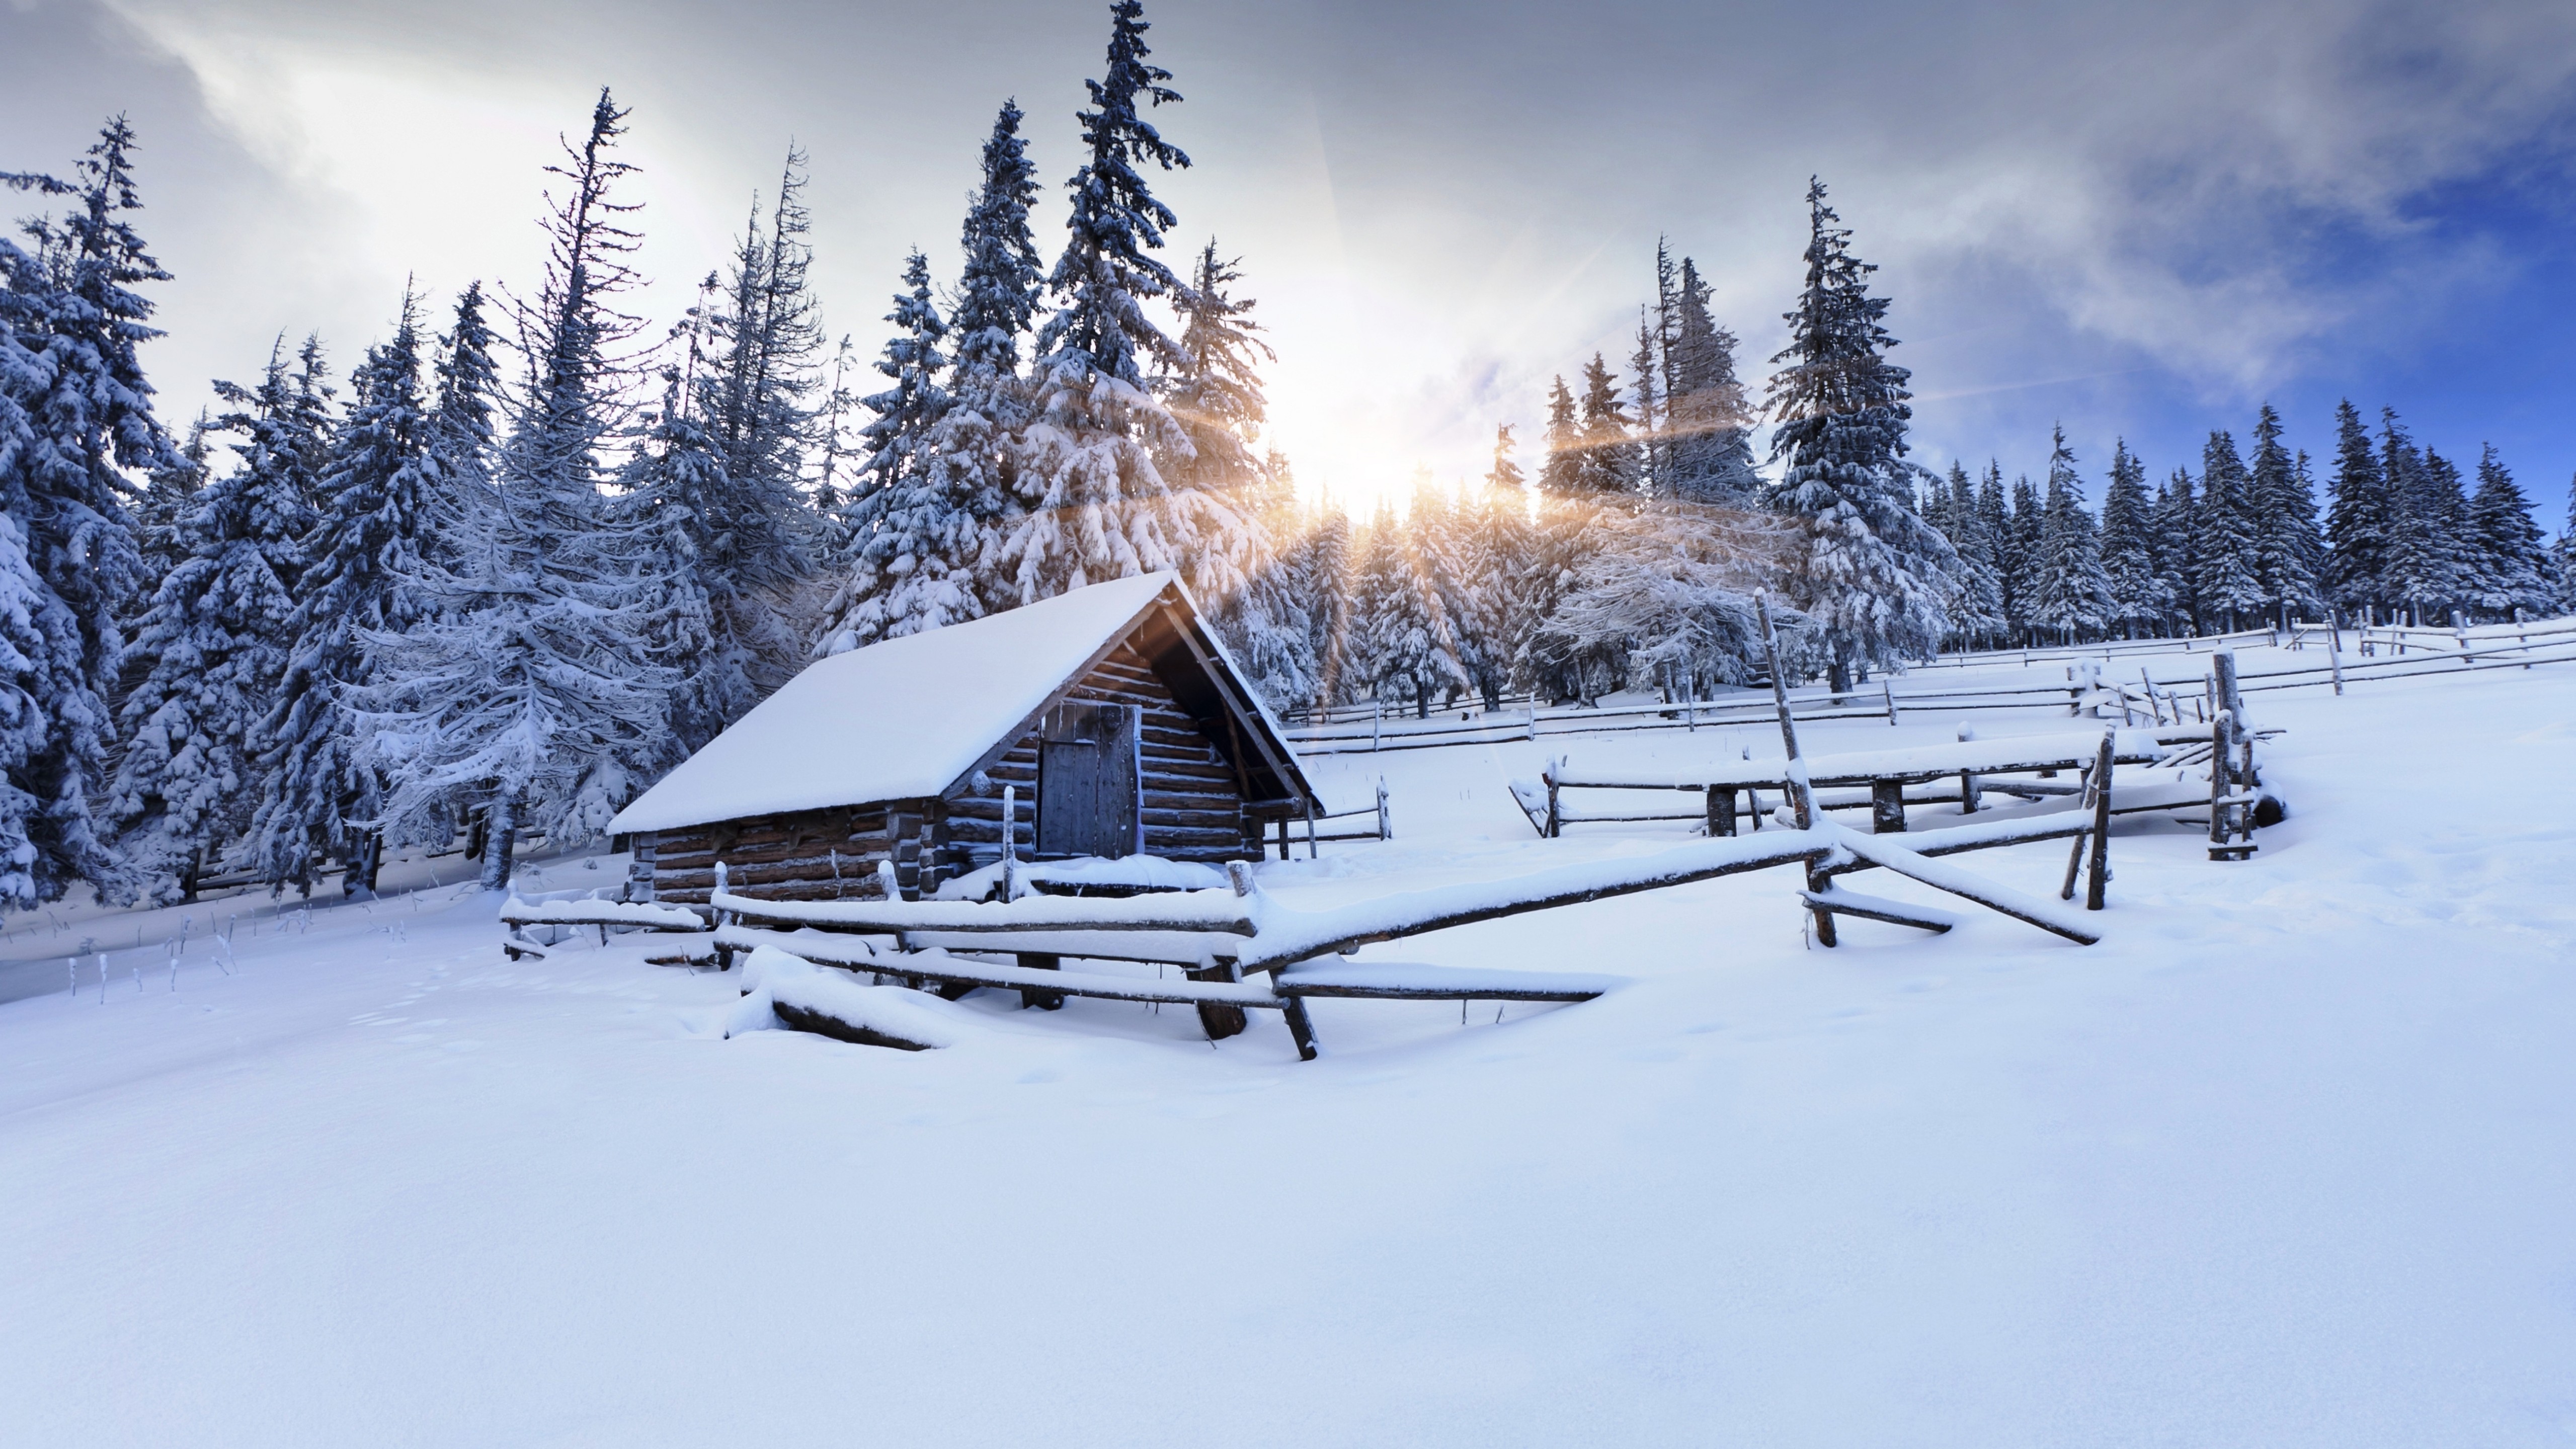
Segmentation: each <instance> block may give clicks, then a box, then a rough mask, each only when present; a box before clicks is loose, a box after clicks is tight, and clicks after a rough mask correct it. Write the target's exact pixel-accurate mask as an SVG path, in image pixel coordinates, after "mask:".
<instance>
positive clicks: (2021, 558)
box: [2004, 474, 2048, 644]
mask: <svg viewBox="0 0 2576 1449" xmlns="http://www.w3.org/2000/svg"><path fill="white" fill-rule="evenodd" d="M2047 533H2048V509H2047V506H2046V505H2045V504H2044V503H2042V502H2041V501H2040V495H2039V488H2038V486H2037V485H2036V484H2033V483H2032V482H2031V481H2030V477H2029V475H2028V474H2023V475H2021V476H2018V477H2016V478H2014V479H2013V485H2012V516H2011V521H2010V522H2009V524H2007V525H2006V527H2005V531H2004V570H2005V575H2004V577H2005V580H2006V583H2005V587H2004V597H2005V599H2006V600H2007V601H2009V603H2010V605H2011V614H2010V618H2011V620H2012V629H2013V633H2014V635H2015V636H2016V637H2018V638H2019V639H2021V641H2022V642H2023V643H2024V644H2028V643H2029V642H2030V640H2031V636H2032V634H2033V633H2034V631H2036V630H2038V629H2040V628H2042V627H2044V621H2043V619H2042V614H2043V612H2044V610H2043V607H2042V604H2041V600H2040V591H2041V587H2042V577H2043V575H2044V573H2045V572H2046V569H2047V562H2048V560H2047Z"/></svg>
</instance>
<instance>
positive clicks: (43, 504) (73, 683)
mask: <svg viewBox="0 0 2576 1449" xmlns="http://www.w3.org/2000/svg"><path fill="white" fill-rule="evenodd" d="M134 149H135V137H134V131H133V128H132V127H130V126H128V125H127V124H126V122H125V118H124V117H122V116H119V117H116V118H115V119H113V120H111V121H109V122H108V123H107V125H106V126H104V127H102V128H101V130H100V132H99V140H98V143H97V144H96V145H94V146H92V147H91V148H90V150H89V153H88V154H87V155H86V156H85V157H84V158H83V159H82V160H81V162H80V164H79V168H78V170H77V172H76V173H75V179H74V180H73V181H71V182H61V181H56V180H54V179H52V178H50V177H43V176H0V181H5V182H6V183H8V184H10V185H13V186H16V187H18V188H20V189H22V190H33V191H36V192H39V193H42V194H46V195H53V196H65V197H69V198H71V199H72V200H71V206H70V210H69V213H68V214H67V215H66V216H65V217H63V218H62V219H60V220H59V221H57V220H53V219H38V220H34V221H30V222H27V223H25V225H24V231H25V233H26V235H27V237H28V239H29V240H30V241H31V242H32V243H33V244H34V249H33V250H32V251H29V250H26V249H23V248H21V247H19V246H18V245H17V244H16V243H15V242H12V241H10V240H8V239H7V238H5V237H0V516H6V517H7V518H9V519H10V520H11V521H12V522H13V523H14V524H15V525H16V529H17V539H16V542H17V544H18V552H19V553H20V554H21V555H23V558H24V563H23V565H18V564H12V565H10V566H9V573H10V577H11V581H10V583H9V584H8V585H7V589H8V592H9V594H10V600H11V602H10V606H9V607H10V609H11V611H12V612H11V613H10V614H9V616H8V617H9V618H10V625H9V633H10V639H11V643H12V646H13V647H14V648H15V649H16V650H17V651H18V652H19V654H20V655H21V656H22V658H23V661H24V662H23V664H15V663H13V664H11V665H10V666H9V668H10V676H11V687H12V688H14V689H15V690H16V691H17V693H18V694H20V695H22V696H24V698H25V699H26V700H27V701H29V702H30V704H31V705H32V708H33V714H32V716H23V715H22V716H19V717H18V718H17V720H16V722H15V723H14V724H13V725H12V726H11V735H10V742H9V744H8V745H7V746H6V750H7V763H8V778H7V787H6V790H5V792H0V852H5V854H6V859H5V860H0V876H5V879H6V885H5V888H0V909H6V908H9V907H13V906H14V907H21V908H23V907H28V906H33V905H37V904H41V903H43V902H46V901H52V900H57V899H59V898H60V897H61V896H62V894H63V892H64V891H65V890H67V889H69V888H70V886H71V884H72V883H73V882H74V881H76V880H88V881H91V882H93V883H96V884H98V885H101V886H103V887H113V886H114V885H116V884H117V883H118V882H120V881H121V880H122V873H121V868H120V865H119V862H118V860H117V857H116V854H115V852H114V850H113V848H112V846H111V845H110V844H109V842H108V840H107V832H106V831H105V830H104V829H103V828H102V827H103V822H101V821H99V820H97V819H95V818H94V817H93V814H92V808H93V807H92V801H93V800H94V798H95V797H96V796H97V795H98V794H99V793H100V791H101V789H102V788H103V787H104V786H105V784H106V782H107V774H108V769H107V763H108V758H109V749H110V743H111V740H112V738H113V725H112V723H111V715H112V711H111V709H110V707H109V704H108V700H109V698H110V697H111V695H112V693H113V692H114V689H115V686H116V682H117V665H118V660H119V659H120V657H121V656H122V654H123V649H124V639H123V635H122V632H121V629H120V621H121V620H122V619H123V618H124V617H125V616H126V614H127V611H128V608H129V604H130V601H131V600H132V599H133V598H134V597H135V595H136V592H137V587H138V585H139V583H140V581H141V580H140V573H141V567H142V560H141V556H140V553H139V550H138V549H137V546H136V540H135V535H134V525H133V520H132V518H131V516H130V514H129V513H128V511H127V507H126V495H127V493H128V490H129V486H130V485H129V484H128V483H127V482H126V478H125V474H124V471H123V470H128V469H131V470H133V471H135V472H140V473H144V474H147V475H148V474H151V473H154V472H157V471H161V470H165V469H169V468H173V467H177V466H180V465H181V462H182V460H180V459H179V458H178V457H177V456H176V450H175V449H173V448H172V447H171V445H170V440H169V437H168V435H167V434H166V433H164V432H163V430H162V428H161V425H160V422H159V421H158V420H157V419H156V418H155V417H154V416H153V412H152V385H151V384H150V382H148V381H147V380H146V379H145V378H144V375H143V366H142V362H141V359H140V356H139V353H140V349H141V347H142V344H143V343H145V342H148V341H150V340H151V339H152V338H154V337H157V336H159V335H160V333H159V332H157V331H155V330H154V329H153V328H152V327H151V326H150V318H151V315H152V303H151V302H150V300H149V299H147V298H145V297H144V296H143V295H142V294H140V293H139V292H137V291H135V290H134V289H135V288H136V287H138V286H140V285H141V284H143V283H146V282H156V281H167V280H169V273H167V272H165V271H163V270H162V269H161V266H160V264H159V263H158V262H155V261H154V260H153V259H152V256H151V254H150V253H149V252H148V251H146V250H145V244H144V241H143V237H142V235H141V233H140V232H138V231H137V230H136V229H135V227H134V224H133V222H132V220H131V219H130V215H131V213H133V212H135V211H139V210H141V209H142V201H141V199H140V195H139V192H138V191H137V189H136V186H135V179H134V169H133V153H134ZM19 609H23V610H24V611H25V613H26V616H27V622H26V624H25V625H23V626H20V625H18V624H17V623H16V622H15V611H16V610H19Z"/></svg>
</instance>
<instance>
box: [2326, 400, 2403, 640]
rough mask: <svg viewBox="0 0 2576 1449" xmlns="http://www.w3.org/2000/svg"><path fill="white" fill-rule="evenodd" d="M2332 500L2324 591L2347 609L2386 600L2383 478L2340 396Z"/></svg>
mask: <svg viewBox="0 0 2576 1449" xmlns="http://www.w3.org/2000/svg"><path fill="white" fill-rule="evenodd" d="M2332 489H2333V493H2334V500H2333V503H2332V505H2331V506H2330V507H2329V508H2328V509H2327V511H2326V540H2327V551H2326V580H2325V582H2326V591H2327V595H2328V597H2329V598H2331V599H2332V601H2333V602H2335V603H2337V604H2340V605H2342V606H2343V607H2345V608H2347V609H2369V608H2373V607H2376V606H2380V605H2384V604H2385V603H2386V602H2387V600H2388V594H2389V590H2388V548H2389V522H2390V520H2389V499H2388V480H2387V477H2386V475H2384V474H2383V473H2382V472H2381V471H2380V467H2379V456H2378V454H2377V453H2375V452H2373V451H2372V449H2371V445H2370V431H2369V430H2368V429H2367V428H2365V427H2363V426H2362V422H2361V411H2360V410H2359V409H2358V408H2355V407H2354V406H2353V405H2352V400H2351V399H2349V398H2346V399H2345V400H2343V401H2342V402H2339V403H2337V404H2336V405H2335V474H2334V481H2333V484H2332Z"/></svg>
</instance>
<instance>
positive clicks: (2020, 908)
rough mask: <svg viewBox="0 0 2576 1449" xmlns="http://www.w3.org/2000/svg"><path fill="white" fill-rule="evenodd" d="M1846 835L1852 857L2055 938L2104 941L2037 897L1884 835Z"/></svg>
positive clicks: (2088, 943) (2084, 943)
mask: <svg viewBox="0 0 2576 1449" xmlns="http://www.w3.org/2000/svg"><path fill="white" fill-rule="evenodd" d="M2078 828H2081V827H2078ZM1843 834H1844V841H1843V844H1844V848H1845V849H1847V850H1849V851H1850V852H1851V853H1852V854H1854V855H1857V856H1859V857H1861V858H1862V859H1864V860H1868V861H1871V862H1874V863H1875V864H1877V865H1879V866H1880V867H1882V868H1884V869H1887V870H1892V871H1894V872H1896V873H1897V874H1898V875H1901V876H1904V877H1905V878H1906V879H1908V880H1917V881H1921V882H1922V883H1923V884H1925V885H1928V886H1930V887H1932V888H1933V889H1934V890H1939V891H1948V892H1949V893H1950V894H1952V895H1954V896H1958V897H1961V898H1962V899H1965V900H1971V901H1975V902H1976V903H1977V904H1978V905H1981V906H1984V907H1985V908H1986V909H1988V910H1990V911H1999V912H2001V913H2002V914H2004V915H2007V916H2010V917H2012V918H2013V919H2014V920H2016V921H2021V922H2024V923H2026V924H2029V925H2033V926H2037V927H2038V928H2040V929H2041V930H2043V931H2046V932H2048V933H2050V934H2051V935H2056V936H2063V937H2065V938H2066V939H2067V940H2070V941H2073V942H2074V943H2076V944H2077V945H2079V946H2091V945H2095V944H2098V943H2099V942H2100V941H2101V939H2102V935H2101V933H2100V932H2099V931H2096V930H2093V929H2092V928H2091V927H2089V926H2087V925H2085V924H2083V923H2082V922H2081V921H2080V920H2073V919H2069V918H2068V917H2067V915H2066V913H2064V912H2062V911H2060V910H2058V909H2056V907H2055V906H2054V905H2053V904H2052V903H2050V902H2047V901H2043V900H2040V899H2039V898H2038V897H2036V896H2029V895H2024V894H2023V893H2022V892H2020V891H2017V890H2014V889H2012V888H2011V887H2009V886H2002V885H1997V884H1995V883H1994V882H1992V881H1987V880H1981V879H1979V878H1978V877H1976V876H1973V875H1970V874H1969V873H1968V872H1966V871H1963V870H1960V869H1958V868H1957V867H1955V866H1951V865H1947V864H1944V863H1942V862H1938V861H1934V860H1932V859H1929V858H1928V857H1925V856H1922V855H1918V854H1916V853H1915V852H1913V851H1911V850H1907V849H1906V848H1905V847H1903V846H1901V845H1898V844H1897V843H1895V842H1894V841H1892V840H1888V839H1886V838H1884V837H1882V836H1875V835H1855V834H1852V833H1851V832H1849V831H1845V832H1843Z"/></svg>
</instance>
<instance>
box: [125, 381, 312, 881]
mask: <svg viewBox="0 0 2576 1449" xmlns="http://www.w3.org/2000/svg"><path fill="white" fill-rule="evenodd" d="M215 390H216V393H217V395H218V396H220V397H222V398H223V399H224V400H225V401H227V402H230V403H232V404H233V405H234V407H235V408H236V411H234V412H230V413H227V414H225V415H224V416H223V417H222V418H221V419H220V420H219V421H218V424H217V426H218V427H220V428H222V429H224V430H226V431H231V432H238V433H240V434H241V435H242V437H243V441H242V442H241V443H240V444H238V445H236V448H237V451H238V453H239V454H240V460H241V461H240V466H239V467H238V468H236V469H235V470H234V471H233V472H232V473H231V474H229V475H227V476H225V477H223V478H219V479H217V480H216V481H215V482H213V483H211V484H209V485H207V487H206V489H205V490H204V493H203V495H202V496H201V498H200V500H199V503H198V507H197V512H196V514H195V516H194V517H192V518H190V519H189V521H188V524H187V528H186V532H185V538H186V541H187V547H188V556H187V557H186V558H184V559H182V560H181V561H180V563H179V566H178V567H177V568H175V569H172V570H171V571H170V574H169V576H168V577H167V578H165V579H163V580H162V581H161V586H160V588H159V589H158V590H156V591H155V592H154V594H153V597H152V607H151V608H150V609H149V610H147V611H146V612H145V613H144V615H143V617H142V619H141V620H140V621H139V622H138V623H137V624H136V626H135V637H134V642H133V643H132V644H131V645H129V646H127V649H126V654H125V658H124V660H123V661H122V668H123V669H124V671H125V672H126V674H127V675H128V677H130V678H133V679H135V680H136V681H137V683H136V684H135V687H134V689H133V691H132V692H131V693H130V694H128V695H127V696H126V699H125V704H124V707H123V709H122V710H121V711H120V712H119V718H120V721H121V722H122V724H123V726H124V730H125V734H126V737H127V744H126V750H125V756H124V758H123V759H122V760H120V761H119V762H118V764H117V770H116V777H115V780H114V782H113V783H112V784H111V786H110V788H109V795H108V809H109V815H110V818H112V819H113V820H114V821H115V822H116V830H117V842H118V847H119V850H120V852H121V853H122V854H123V855H124V857H125V859H126V862H127V865H128V867H129V869H130V871H131V874H130V875H129V877H128V878H127V880H126V881H125V882H123V883H122V884H121V885H119V886H118V887H117V888H115V889H113V890H110V891H108V892H106V893H105V894H107V895H108V897H109V898H111V899H117V900H132V899H136V898H138V897H140V898H147V899H153V900H163V899H169V898H172V897H174V896H175V895H177V894H180V893H182V892H184V891H187V890H189V889H190V888H191V887H192V886H193V882H194V878H195V875H196V868H197V865H198V863H199V862H200V861H201V860H202V859H203V857H204V856H205V855H206V853H207V852H210V851H217V850H220V849H222V848H223V847H224V846H225V845H227V844H229V843H230V842H231V841H232V840H233V839H234V837H236V836H238V835H239V834H240V833H241V832H242V831H243V830H244V829H245V828H246V827H247V826H248V825H249V824H250V819H251V812H252V811H253V809H254V808H256V806H257V805H258V803H259V799H260V791H261V784H262V775H261V771H260V769H259V760H258V755H259V749H260V742H261V741H263V740H265V739H266V738H267V736H266V735H265V733H264V730H263V725H264V723H265V721H266V720H267V719H268V717H269V712H270V710H271V708H272V706H273V705H274V704H275V702H276V699H277V693H278V687H279V683H280V681H281V679H282V678H283V676H284V674H285V672H286V667H287V662H288V657H289V650H290V649H291V647H292V646H293V644H294V642H295V629H294V616H295V598H296V591H297V588H298V586H299V582H300V580H301V578H302V575H303V571H304V563H305V539H306V537H307V535H308V534H309V533H310V532H311V530H312V528H313V525H314V522H315V515H314V512H313V506H312V500H313V499H314V498H315V497H316V496H317V495H318V494H319V493H320V491H321V489H320V482H319V474H320V472H321V466H322V463H323V461H324V458H325V455H326V450H327V449H328V448H329V447H330V442H331V419H330V415H329V402H330V392H331V390H330V388H329V386H328V384H327V383H326V382H325V381H324V379H323V375H322V360H321V350H320V348H319V346H318V345H317V344H315V343H313V342H310V341H308V342H307V343H306V344H305V345H304V347H303V348H302V349H301V351H300V352H299V353H298V355H297V368H296V370H295V371H294V372H293V373H289V372H288V370H287V367H286V361H285V359H284V358H283V357H282V356H281V355H280V354H279V352H278V351H277V350H275V349H272V350H271V352H270V354H269V361H268V368H267V371H266V373H265V374H264V375H263V376H262V378H261V380H260V384H259V386H258V387H257V388H256V389H253V388H245V387H242V386H240V385H238V384H235V383H229V382H221V383H217V384H216V385H215Z"/></svg>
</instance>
